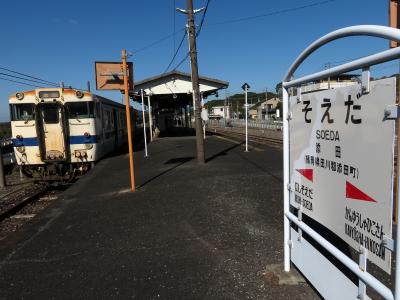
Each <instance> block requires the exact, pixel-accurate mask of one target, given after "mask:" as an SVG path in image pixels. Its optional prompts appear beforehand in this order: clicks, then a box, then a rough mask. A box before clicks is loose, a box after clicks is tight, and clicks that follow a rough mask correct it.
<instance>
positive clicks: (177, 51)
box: [164, 30, 187, 73]
mask: <svg viewBox="0 0 400 300" xmlns="http://www.w3.org/2000/svg"><path fill="white" fill-rule="evenodd" d="M186 34H187V31H186V30H185V32H184V33H183V36H182V39H181V41H180V43H179V45H178V48H177V49H176V50H175V53H174V56H173V57H172V59H171V61H170V62H169V64H168V67H167V68H166V69H165V71H164V73H166V72H167V71H168V69H169V67H170V66H171V65H172V63H173V62H174V60H175V58H176V56H177V55H178V53H179V50H180V49H181V47H182V44H183V41H184V40H185V37H186Z"/></svg>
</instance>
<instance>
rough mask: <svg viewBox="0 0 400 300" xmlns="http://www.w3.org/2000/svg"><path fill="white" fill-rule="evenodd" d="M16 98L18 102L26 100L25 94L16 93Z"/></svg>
mask: <svg viewBox="0 0 400 300" xmlns="http://www.w3.org/2000/svg"><path fill="white" fill-rule="evenodd" d="M15 97H16V98H17V99H18V100H22V99H24V93H16V94H15Z"/></svg>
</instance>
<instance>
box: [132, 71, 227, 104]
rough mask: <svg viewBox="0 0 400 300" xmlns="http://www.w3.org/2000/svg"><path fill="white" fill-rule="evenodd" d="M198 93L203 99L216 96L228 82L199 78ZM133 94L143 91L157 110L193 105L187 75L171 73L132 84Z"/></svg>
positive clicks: (188, 76)
mask: <svg viewBox="0 0 400 300" xmlns="http://www.w3.org/2000/svg"><path fill="white" fill-rule="evenodd" d="M199 83H200V93H202V95H203V98H207V97H208V96H209V95H212V94H217V91H218V90H220V89H226V88H227V87H228V86H229V82H226V81H222V80H219V79H214V78H209V77H205V76H199ZM134 86H135V87H134V90H133V93H139V92H140V89H143V90H144V91H145V93H146V95H148V96H151V103H152V105H153V104H154V105H155V106H156V107H158V108H159V109H163V108H179V107H184V106H185V105H192V104H193V96H192V93H193V89H192V79H191V75H190V74H189V73H184V72H180V71H171V72H168V73H164V74H161V75H157V76H154V77H150V78H147V79H144V80H141V81H136V82H135V83H134Z"/></svg>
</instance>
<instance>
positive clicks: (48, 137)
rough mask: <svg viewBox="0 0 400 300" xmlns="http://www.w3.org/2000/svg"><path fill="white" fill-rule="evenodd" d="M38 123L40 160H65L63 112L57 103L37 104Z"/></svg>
mask: <svg viewBox="0 0 400 300" xmlns="http://www.w3.org/2000/svg"><path fill="white" fill-rule="evenodd" d="M37 107H38V114H37V115H38V119H39V120H38V121H39V123H40V125H41V126H40V129H39V131H40V132H38V134H39V136H40V140H41V143H40V146H41V147H40V150H41V151H40V152H41V156H42V160H44V161H49V160H53V161H57V160H65V159H66V158H67V153H66V140H65V130H64V128H65V125H64V110H63V109H62V106H61V105H60V104H58V103H55V102H52V103H40V104H38V106H37Z"/></svg>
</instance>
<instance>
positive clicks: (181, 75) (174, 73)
mask: <svg viewBox="0 0 400 300" xmlns="http://www.w3.org/2000/svg"><path fill="white" fill-rule="evenodd" d="M169 77H175V78H180V79H187V80H190V81H192V76H191V74H189V73H185V72H181V71H177V70H174V71H170V72H167V73H163V74H160V75H156V76H152V77H149V78H146V79H143V80H139V81H136V82H135V89H134V90H135V91H136V89H140V88H141V87H140V86H141V85H143V84H148V83H151V82H154V81H158V80H160V79H163V78H169ZM199 80H200V81H208V82H210V83H214V84H217V85H220V86H221V88H227V87H228V86H229V82H227V81H223V80H219V79H215V78H211V77H206V76H199Z"/></svg>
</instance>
